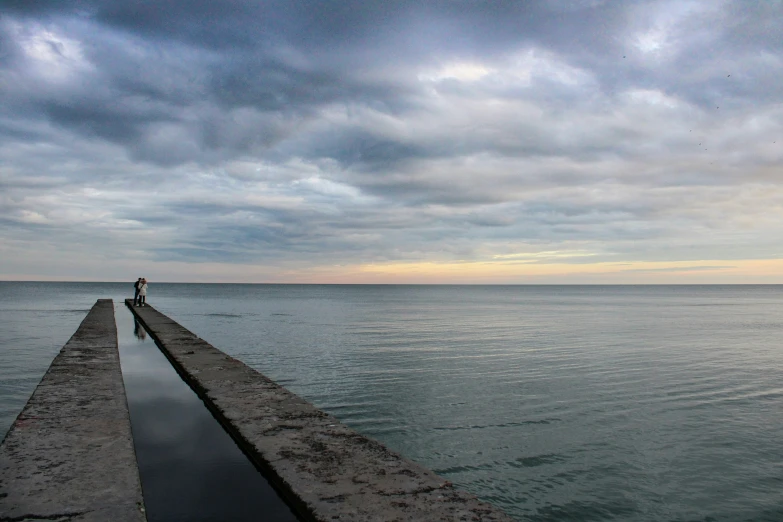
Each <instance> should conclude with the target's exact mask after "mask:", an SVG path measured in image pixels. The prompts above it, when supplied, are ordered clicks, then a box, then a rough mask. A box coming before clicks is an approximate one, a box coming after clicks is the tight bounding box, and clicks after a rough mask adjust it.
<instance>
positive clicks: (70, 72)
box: [0, 0, 783, 284]
mask: <svg viewBox="0 0 783 522" xmlns="http://www.w3.org/2000/svg"><path fill="white" fill-rule="evenodd" d="M0 223H1V224H2V226H0V279H3V280H76V281H124V280H130V281H133V280H135V279H136V278H137V277H140V276H144V277H146V278H147V279H149V280H150V283H151V284H152V283H153V282H155V281H191V282H248V283H275V282H280V283H416V284H419V283H422V284H427V283H431V284H441V283H465V284H561V283H562V284H615V283H616V284H625V283H634V284H658V283H683V284H687V283H696V284H698V283H783V241H781V239H782V238H783V1H781V0H768V1H763V0H758V1H753V0H738V1H721V0H704V1H701V0H694V1H689V0H674V1H665V0H662V1H643V0H640V1H626V2H620V1H601V0H571V1H565V0H563V1H558V0H538V1H524V0H517V1H506V0H496V1H490V0H433V1H421V0H416V1H401V0H384V1H383V2H380V1H378V2H372V1H369V2H368V1H367V0H339V1H338V0H330V1H326V0H317V1H316V0H280V1H277V0H274V1H250V0H225V1H217V0H168V1H166V2H155V1H140V0H126V1H123V2H117V1H116V0H74V1H70V2H62V1H58V0H50V1H44V0H2V8H0Z"/></svg>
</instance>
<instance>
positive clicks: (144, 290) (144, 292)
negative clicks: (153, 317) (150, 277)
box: [139, 277, 147, 306]
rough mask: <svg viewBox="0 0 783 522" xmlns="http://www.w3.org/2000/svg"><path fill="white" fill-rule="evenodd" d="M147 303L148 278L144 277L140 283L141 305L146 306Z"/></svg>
mask: <svg viewBox="0 0 783 522" xmlns="http://www.w3.org/2000/svg"><path fill="white" fill-rule="evenodd" d="M146 304H147V280H146V279H144V278H143V277H142V278H141V282H140V284H139V306H144V305H146Z"/></svg>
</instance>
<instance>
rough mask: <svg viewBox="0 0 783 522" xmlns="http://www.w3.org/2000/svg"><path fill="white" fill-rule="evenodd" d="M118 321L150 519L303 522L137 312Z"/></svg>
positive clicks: (118, 311)
mask: <svg viewBox="0 0 783 522" xmlns="http://www.w3.org/2000/svg"><path fill="white" fill-rule="evenodd" d="M115 316H116V321H117V334H118V341H119V348H120V359H121V364H122V374H123V379H124V381H125V390H126V393H127V396H128V407H129V409H130V417H131V425H132V428H133V441H134V445H135V447H136V458H137V460H138V464H139V474H140V476H141V485H142V490H143V493H144V504H145V506H146V510H147V519H148V521H149V522H157V521H160V522H178V521H188V522H208V521H210V522H211V521H232V522H243V521H251V520H252V521H258V520H263V521H267V522H289V521H296V520H297V518H296V517H295V516H294V514H293V513H292V512H291V510H290V509H289V508H288V506H287V505H286V504H285V503H284V502H283V501H282V500H281V499H280V498H279V497H278V495H277V493H276V492H275V491H274V489H272V487H271V486H270V485H269V483H268V482H267V480H266V479H265V478H264V477H263V476H262V475H261V473H260V472H259V471H258V470H257V469H256V468H255V466H253V464H252V463H251V462H250V461H249V460H248V459H247V457H246V456H245V455H244V454H243V453H242V451H241V450H240V449H239V447H238V446H237V445H236V444H235V443H234V441H233V440H232V439H231V437H230V436H229V435H228V433H227V432H226V431H225V430H224V429H223V428H222V427H221V426H220V424H218V422H217V421H216V420H215V418H214V417H213V416H212V415H211V413H210V412H209V410H207V408H206V406H205V405H204V403H203V402H202V401H201V400H200V399H199V398H198V396H197V395H196V394H195V393H194V392H193V391H192V390H191V389H190V387H189V386H188V385H187V384H186V383H185V382H184V381H183V380H182V379H181V378H180V376H179V375H178V374H177V372H176V371H175V370H174V368H173V367H172V366H171V364H170V363H169V361H168V360H167V359H166V358H165V356H164V355H163V354H162V353H161V352H160V350H159V349H158V347H157V346H156V345H155V342H154V341H153V340H152V338H151V337H149V336H148V335H147V333H146V331H145V330H144V328H143V327H142V326H141V325H140V324H139V323H138V322H136V321H135V319H134V317H133V315H132V314H131V313H130V311H128V310H127V309H126V308H125V306H124V305H122V304H121V303H115Z"/></svg>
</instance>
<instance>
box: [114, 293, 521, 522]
mask: <svg viewBox="0 0 783 522" xmlns="http://www.w3.org/2000/svg"><path fill="white" fill-rule="evenodd" d="M126 304H128V306H129V307H130V308H131V310H132V311H133V313H134V314H135V315H136V316H137V318H138V319H139V321H141V322H142V323H143V324H144V326H145V327H146V328H147V330H148V332H149V333H150V334H151V335H152V336H153V338H154V339H155V340H156V341H157V343H158V345H159V346H160V348H161V349H162V350H163V352H164V354H165V355H166V357H167V358H168V359H169V360H170V361H171V363H172V364H173V365H174V367H175V369H176V370H177V371H178V372H179V374H180V375H181V376H182V377H183V379H185V380H186V382H188V384H189V385H190V386H191V388H193V389H194V390H195V391H196V393H197V394H198V395H199V396H200V397H201V398H202V400H203V401H204V402H205V404H206V405H207V407H208V408H210V410H211V411H212V413H213V414H214V415H215V417H216V418H217V419H218V420H219V421H220V422H221V423H222V424H223V426H224V427H225V428H226V429H227V430H228V431H229V433H231V435H232V436H233V437H234V439H235V441H236V442H237V443H238V444H239V445H240V446H241V447H242V449H243V450H244V451H245V452H246V453H247V454H248V456H249V457H250V458H251V459H252V460H253V461H254V462H255V463H256V465H257V466H259V467H260V468H261V469H264V470H265V471H266V474H267V476H268V478H269V480H270V482H272V483H273V484H274V485H275V487H276V488H277V489H278V491H279V492H280V493H281V495H283V496H284V497H285V498H286V499H287V501H288V502H289V504H290V505H291V506H293V508H294V509H295V510H296V511H297V513H298V515H299V516H300V517H301V518H302V519H303V520H316V521H323V522H326V521H334V520H341V521H373V522H392V521H427V522H435V521H444V522H445V521H449V522H452V521H497V522H501V521H504V522H505V521H511V518H509V517H508V516H507V515H505V514H504V513H503V512H501V511H500V510H499V509H497V508H495V507H493V506H491V505H489V504H486V503H483V502H481V501H479V500H478V499H476V497H475V496H473V495H471V494H469V493H466V492H463V491H459V490H456V489H454V488H453V487H452V485H451V483H449V482H448V481H447V480H445V479H443V478H442V477H439V476H438V475H436V474H435V473H433V472H432V471H430V470H428V469H426V468H424V467H422V466H420V465H418V464H416V463H414V462H412V461H410V460H408V459H405V458H404V457H402V456H400V455H398V454H396V453H394V452H392V451H390V450H389V449H387V448H386V447H385V446H383V445H382V444H380V443H379V442H377V441H375V440H372V439H369V438H367V437H365V436H363V435H360V434H359V433H357V432H355V431H353V430H352V429H350V428H348V427H347V426H345V425H343V424H342V423H340V422H339V421H338V420H337V419H336V418H334V417H332V416H330V415H327V414H326V413H324V412H322V411H320V410H318V409H316V408H315V407H314V406H313V405H312V404H310V403H308V402H307V401H305V400H304V399H302V398H300V397H298V396H296V395H294V394H293V393H291V392H289V391H287V390H286V389H285V388H283V387H281V386H279V385H278V384H276V383H275V382H273V381H271V380H270V379H268V378H266V377H264V376H263V375H262V374H260V373H259V372H257V371H255V370H253V369H252V368H250V367H248V366H247V365H245V364H244V363H242V362H240V361H238V360H236V359H234V358H232V357H230V356H228V355H226V354H225V353H223V352H221V351H220V350H218V349H216V348H215V347H213V346H212V345H210V344H209V343H207V342H206V341H204V340H202V339H200V338H199V337H198V336H197V335H195V334H194V333H192V332H190V331H189V330H187V329H186V328H184V327H183V326H181V325H179V324H178V323H176V322H175V321H173V320H172V319H170V318H168V317H166V316H165V315H163V314H162V313H160V312H158V311H157V310H155V309H154V308H153V307H151V306H144V307H133V306H132V302H131V300H127V301H126Z"/></svg>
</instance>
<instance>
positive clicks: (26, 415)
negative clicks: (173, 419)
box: [0, 299, 146, 522]
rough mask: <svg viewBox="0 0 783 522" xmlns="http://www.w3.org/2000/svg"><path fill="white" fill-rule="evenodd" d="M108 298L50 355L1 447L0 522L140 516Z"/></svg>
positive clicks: (120, 519)
mask: <svg viewBox="0 0 783 522" xmlns="http://www.w3.org/2000/svg"><path fill="white" fill-rule="evenodd" d="M143 507H144V504H143V500H142V496H141V485H140V482H139V473H138V468H137V466H136V454H135V452H134V449H133V441H132V438H131V427H130V417H129V415H128V405H127V401H126V399H125V386H124V384H123V381H122V373H121V371H120V359H119V353H118V350H117V327H116V325H115V322H114V307H113V304H112V301H111V299H100V300H98V302H97V303H96V304H95V306H93V307H92V310H90V312H89V313H88V314H87V317H86V318H85V319H84V321H82V324H81V325H80V326H79V329H78V330H77V331H76V333H75V334H74V335H73V337H71V339H70V340H69V341H68V343H67V344H66V345H65V346H64V347H63V348H62V350H61V351H60V353H59V354H58V355H57V357H55V359H54V361H53V362H52V365H51V366H50V367H49V370H48V371H47V372H46V374H45V375H44V377H43V379H41V382H40V384H39V385H38V387H37V388H36V389H35V392H34V393H33V395H32V397H31V398H30V400H29V401H28V402H27V405H26V406H25V407H24V409H23V410H22V412H21V413H20V414H19V416H18V417H17V418H16V421H15V422H14V424H13V425H12V426H11V429H10V431H9V432H8V434H7V435H6V437H5V439H4V440H3V442H2V445H0V521H33V520H60V521H66V520H67V521H77V520H79V521H90V522H92V521H94V522H99V521H100V522H105V521H117V522H125V521H134V522H137V521H138V522H141V521H145V520H146V516H145V515H144V510H143Z"/></svg>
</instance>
